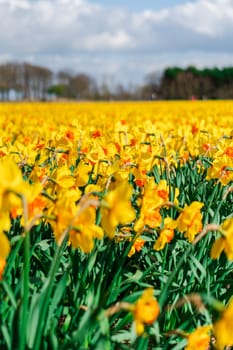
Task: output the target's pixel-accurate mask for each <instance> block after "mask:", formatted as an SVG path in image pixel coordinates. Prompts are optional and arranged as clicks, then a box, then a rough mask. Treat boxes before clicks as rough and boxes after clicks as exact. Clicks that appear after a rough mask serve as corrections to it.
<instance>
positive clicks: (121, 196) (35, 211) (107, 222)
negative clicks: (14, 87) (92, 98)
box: [0, 102, 233, 349]
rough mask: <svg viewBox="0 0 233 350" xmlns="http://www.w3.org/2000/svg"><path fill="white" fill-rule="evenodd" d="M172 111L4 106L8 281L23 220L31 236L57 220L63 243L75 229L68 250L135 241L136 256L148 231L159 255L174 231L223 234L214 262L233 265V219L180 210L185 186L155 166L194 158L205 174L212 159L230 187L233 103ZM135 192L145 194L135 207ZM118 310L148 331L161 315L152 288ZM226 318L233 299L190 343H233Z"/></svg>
mask: <svg viewBox="0 0 233 350" xmlns="http://www.w3.org/2000/svg"><path fill="white" fill-rule="evenodd" d="M165 106H166V105H165V104H161V105H160V107H159V108H158V106H155V105H154V104H151V105H149V107H148V105H141V106H139V105H124V104H123V105H121V106H120V107H119V106H118V105H111V106H110V107H109V105H108V106H107V105H102V106H97V105H96V106H93V105H88V104H87V105H81V106H79V107H78V108H77V107H76V105H72V104H68V105H65V106H64V108H63V109H61V106H58V105H37V104H35V105H25V106H23V108H22V105H15V106H9V105H1V109H0V116H1V118H0V121H1V126H2V131H1V145H0V157H1V159H0V174H1V181H0V206H1V214H0V215H1V221H0V243H1V251H0V269H1V271H0V274H1V277H2V274H3V272H4V268H5V265H6V261H7V257H8V255H9V253H10V249H11V248H10V242H9V240H8V238H7V234H6V232H7V231H8V230H9V229H10V226H11V220H14V219H16V218H17V219H20V222H21V225H22V226H23V227H24V230H25V232H30V230H31V228H32V227H33V226H35V225H37V224H38V223H39V222H41V221H45V222H48V223H49V224H50V225H51V227H52V229H53V232H54V236H55V239H56V242H57V243H58V245H59V244H61V242H62V241H63V239H64V236H65V235H66V234H67V233H68V236H69V244H71V245H72V247H73V248H79V249H81V250H82V251H83V252H84V253H89V252H90V251H91V250H92V249H93V247H94V242H95V239H102V238H103V237H104V235H106V236H108V237H109V238H110V239H116V241H117V239H121V238H123V239H126V240H129V241H133V244H132V248H131V250H130V252H129V254H128V255H129V257H131V256H132V255H133V254H134V253H135V252H136V251H140V250H141V248H142V247H143V245H144V244H146V241H145V239H144V238H142V236H141V235H142V234H143V233H145V232H150V230H152V232H158V238H157V240H156V241H155V243H154V249H155V250H161V249H163V248H164V247H165V245H166V244H167V243H169V242H171V241H172V239H173V238H174V235H175V232H179V233H183V234H184V237H185V238H186V239H187V240H188V241H189V242H190V243H192V244H195V243H196V242H197V241H198V240H199V239H201V238H202V237H203V236H204V235H205V234H207V233H208V232H209V231H217V232H218V233H219V238H218V239H217V240H216V241H215V243H214V244H213V246H212V249H211V257H212V258H213V259H216V258H218V257H219V255H220V254H221V252H222V251H224V252H225V253H226V256H227V258H228V259H233V247H232V243H231V241H232V235H233V218H227V219H226V220H224V221H222V222H221V223H220V224H209V225H206V226H204V227H203V223H202V212H201V209H202V210H203V208H204V204H203V203H201V202H198V201H194V202H192V203H189V204H185V205H184V206H183V207H180V206H179V188H175V189H174V190H173V193H171V191H170V189H169V184H168V182H167V181H166V180H165V179H162V180H160V181H158V182H157V183H156V182H155V180H154V177H153V176H151V173H150V172H152V171H153V168H154V167H155V166H156V165H157V166H160V167H162V169H163V170H165V171H167V172H169V171H172V169H175V168H176V167H177V165H178V164H180V165H182V164H185V163H187V162H189V160H191V159H197V161H198V162H199V166H200V171H202V170H203V173H204V171H205V170H206V169H205V167H204V165H203V162H202V161H203V159H205V160H206V161H208V162H209V166H208V170H207V172H206V180H210V179H216V183H219V182H220V183H221V184H222V185H223V186H225V185H228V184H230V183H231V181H232V179H233V172H232V169H233V140H232V137H233V132H232V130H233V128H232V125H231V123H232V122H231V115H230V114H228V113H229V109H230V107H231V106H232V103H230V102H228V103H227V104H226V105H222V107H221V108H222V109H223V110H221V109H220V110H218V109H217V108H216V105H215V108H216V110H215V111H214V109H213V108H212V109H210V108H209V106H208V103H207V105H204V107H203V105H201V104H198V103H197V104H193V105H192V108H191V109H189V112H187V110H186V108H185V105H183V106H182V105H181V108H180V109H179V112H178V109H177V105H176V104H173V105H171V107H170V109H169V113H170V114H169V113H168V111H166V107H165ZM94 107H95V108H96V110H95V108H94ZM139 107H140V108H139ZM21 108H22V109H21ZM165 111H166V113H167V114H164V113H165ZM203 111H204V112H205V113H206V115H205V117H203ZM207 111H208V113H207ZM210 111H212V112H210ZM212 114H213V115H212ZM220 114H221V115H223V116H224V118H220V117H219V115H220ZM213 125H215V126H216V127H215V128H213ZM129 179H131V181H129ZM187 181H188V180H187ZM135 192H137V193H139V195H136V197H135V198H136V199H135V200H134V203H133V202H132V197H133V195H135ZM169 207H173V208H174V209H175V210H176V212H177V215H176V218H175V219H174V218H172V217H169V216H165V217H164V215H162V213H161V210H162V208H169ZM118 307H119V308H122V309H127V310H129V311H131V312H132V313H133V314H134V317H135V322H136V330H137V333H138V334H139V335H141V334H142V333H143V331H144V325H147V324H151V323H153V322H154V321H155V320H156V319H157V317H158V315H159V312H160V311H159V305H158V303H157V301H156V299H155V298H154V297H153V290H151V289H149V290H146V291H145V294H143V296H142V298H141V299H139V300H138V302H137V303H136V304H135V305H130V304H129V305H127V304H124V303H123V304H121V305H120V306H118ZM142 310H143V312H142ZM109 312H110V314H111V312H112V311H111V310H110V311H109ZM226 319H231V320H233V314H232V303H231V304H230V305H229V307H227V308H226V310H225V311H223V314H222V318H221V319H220V320H219V321H217V322H216V323H215V324H214V325H213V326H211V325H208V326H204V327H202V328H200V329H197V330H196V331H195V332H196V333H194V334H193V335H192V334H191V335H187V337H188V338H189V340H190V344H191V343H192V339H194V340H193V341H194V342H195V341H199V340H200V339H201V341H202V343H200V346H199V347H198V348H199V349H206V348H207V346H208V345H206V344H207V342H208V343H209V342H210V337H211V332H213V334H214V336H215V338H216V341H217V344H218V348H219V349H223V348H224V346H225V345H232V344H233V338H232V334H231V332H230V330H229V327H228V325H227V322H226ZM223 333H224V337H223V336H222V334H223ZM198 339H199V340H198ZM195 344H197V343H195ZM203 344H204V345H203ZM192 346H193V345H190V346H189V345H188V346H187V349H192V348H194V346H193V347H192ZM195 346H196V348H197V345H195ZM201 346H202V347H201Z"/></svg>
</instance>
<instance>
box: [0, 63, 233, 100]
mask: <svg viewBox="0 0 233 350" xmlns="http://www.w3.org/2000/svg"><path fill="white" fill-rule="evenodd" d="M191 98H193V99H194V98H195V99H232V98H233V67H225V68H221V69H220V68H205V69H197V68H196V67H193V66H190V67H187V68H180V67H168V68H166V69H165V70H164V71H163V72H152V73H150V74H148V75H147V76H146V77H145V79H144V82H143V83H142V84H141V85H138V86H134V87H130V88H129V87H128V88H126V87H125V86H124V85H122V84H118V85H116V86H111V84H109V83H107V82H106V81H104V82H102V83H97V82H96V80H95V79H94V78H93V77H92V76H90V75H88V74H86V73H74V72H73V71H71V70H68V69H66V70H60V71H58V72H56V73H55V72H53V71H52V70H50V69H48V68H46V67H43V66H39V65H33V64H30V63H15V62H8V63H3V64H0V100H2V101H7V100H12V99H14V100H48V99H72V100H74V99H75V100H151V99H162V100H163V99H171V100H172V99H191Z"/></svg>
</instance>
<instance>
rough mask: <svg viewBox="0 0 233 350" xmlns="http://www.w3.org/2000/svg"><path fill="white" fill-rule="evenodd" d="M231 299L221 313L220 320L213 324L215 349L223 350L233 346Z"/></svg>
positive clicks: (232, 303) (232, 305) (232, 308)
mask: <svg viewBox="0 0 233 350" xmlns="http://www.w3.org/2000/svg"><path fill="white" fill-rule="evenodd" d="M232 324H233V299H232V300H231V301H230V303H229V305H228V306H227V307H226V309H225V310H224V311H223V313H222V315H221V317H220V319H219V320H218V321H216V322H215V323H214V326H213V331H214V336H215V338H216V343H217V349H218V350H223V349H225V346H233V332H232Z"/></svg>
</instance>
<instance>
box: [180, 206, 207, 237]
mask: <svg viewBox="0 0 233 350" xmlns="http://www.w3.org/2000/svg"><path fill="white" fill-rule="evenodd" d="M203 205H204V204H203V203H200V202H192V203H191V204H190V205H189V206H186V207H185V208H184V209H183V211H182V212H181V213H180V215H179V217H178V219H177V229H178V230H179V231H180V232H184V235H185V237H187V239H188V240H189V242H192V241H193V240H194V238H195V236H196V235H197V234H198V233H200V232H201V230H202V214H201V212H200V209H201V208H202V207H203Z"/></svg>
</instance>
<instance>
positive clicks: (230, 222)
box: [211, 218, 233, 260]
mask: <svg viewBox="0 0 233 350" xmlns="http://www.w3.org/2000/svg"><path fill="white" fill-rule="evenodd" d="M219 231H220V232H221V233H222V237H220V238H218V239H217V240H216V241H215V242H214V244H213V246H212V249H211V257H212V259H217V258H218V257H219V256H220V254H221V253H222V251H224V252H225V254H226V256H227V258H228V259H229V260H233V218H229V219H226V220H225V221H224V222H223V223H222V225H221V226H220V227H219Z"/></svg>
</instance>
